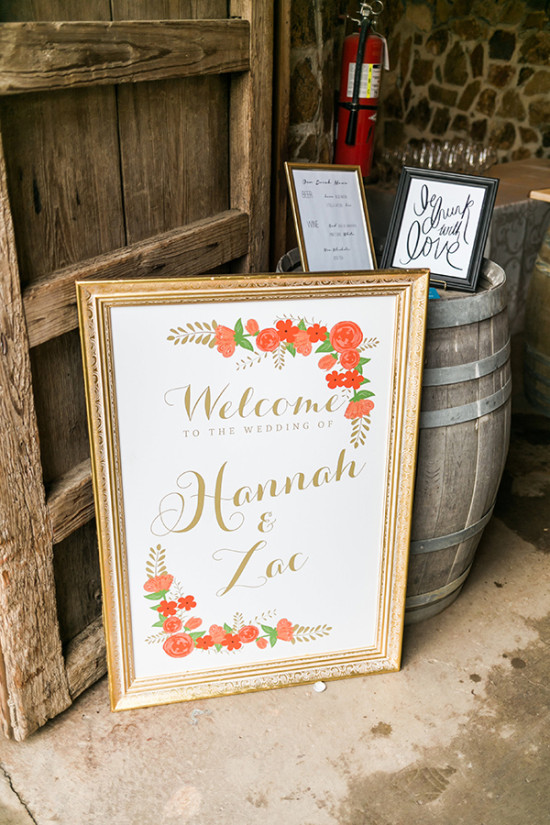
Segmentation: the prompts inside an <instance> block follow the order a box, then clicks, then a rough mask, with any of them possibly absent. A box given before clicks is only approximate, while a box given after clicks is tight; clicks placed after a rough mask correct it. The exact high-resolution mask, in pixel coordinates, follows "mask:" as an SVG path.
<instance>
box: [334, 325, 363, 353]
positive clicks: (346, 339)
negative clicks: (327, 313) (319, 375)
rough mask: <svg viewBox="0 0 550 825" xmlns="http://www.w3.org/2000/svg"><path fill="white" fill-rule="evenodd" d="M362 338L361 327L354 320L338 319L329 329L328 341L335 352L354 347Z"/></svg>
mask: <svg viewBox="0 0 550 825" xmlns="http://www.w3.org/2000/svg"><path fill="white" fill-rule="evenodd" d="M362 340H363V333H362V331H361V327H360V326H359V325H358V324H356V323H355V321H339V322H338V323H337V324H334V326H333V327H332V329H331V331H330V343H331V344H332V346H333V347H334V349H335V350H336V352H344V350H347V349H356V348H357V347H358V346H359V344H360V343H361V342H362Z"/></svg>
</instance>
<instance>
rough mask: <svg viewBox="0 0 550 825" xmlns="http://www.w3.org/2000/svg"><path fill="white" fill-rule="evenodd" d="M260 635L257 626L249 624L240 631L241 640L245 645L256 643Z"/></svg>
mask: <svg viewBox="0 0 550 825" xmlns="http://www.w3.org/2000/svg"><path fill="white" fill-rule="evenodd" d="M259 635H260V631H259V630H258V628H257V627H255V625H251V624H247V625H245V627H241V629H240V630H239V639H240V640H241V642H244V643H245V644H249V642H254V641H256V639H257V638H258V636H259Z"/></svg>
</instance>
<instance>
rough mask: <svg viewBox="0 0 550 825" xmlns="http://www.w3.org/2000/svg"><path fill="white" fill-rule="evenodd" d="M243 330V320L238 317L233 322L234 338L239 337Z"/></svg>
mask: <svg viewBox="0 0 550 825" xmlns="http://www.w3.org/2000/svg"><path fill="white" fill-rule="evenodd" d="M243 332H244V327H243V322H242V321H241V319H240V318H239V320H238V321H237V323H236V324H235V338H240V337H241V336H242V334H243Z"/></svg>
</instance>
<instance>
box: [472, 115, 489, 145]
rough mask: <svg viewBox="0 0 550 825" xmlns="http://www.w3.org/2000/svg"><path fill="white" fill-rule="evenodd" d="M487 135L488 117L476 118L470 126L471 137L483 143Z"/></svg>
mask: <svg viewBox="0 0 550 825" xmlns="http://www.w3.org/2000/svg"><path fill="white" fill-rule="evenodd" d="M486 136H487V119H486V118H480V119H479V120H474V121H473V122H472V125H471V126H470V137H471V138H472V140H475V141H478V142H479V143H483V141H484V140H485V138H486Z"/></svg>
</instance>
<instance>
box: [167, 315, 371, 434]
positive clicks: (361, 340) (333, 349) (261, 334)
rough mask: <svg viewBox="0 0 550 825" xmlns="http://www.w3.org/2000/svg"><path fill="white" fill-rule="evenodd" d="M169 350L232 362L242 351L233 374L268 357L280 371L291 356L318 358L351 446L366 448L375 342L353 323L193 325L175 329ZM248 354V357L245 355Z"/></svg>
mask: <svg viewBox="0 0 550 825" xmlns="http://www.w3.org/2000/svg"><path fill="white" fill-rule="evenodd" d="M167 340H168V341H172V342H173V343H174V344H176V345H177V344H188V343H194V344H203V345H205V346H208V347H210V348H211V349H214V348H216V349H217V351H218V352H219V353H220V354H221V355H223V357H224V358H231V357H232V356H233V355H235V353H236V352H237V348H240V349H243V350H245V351H246V354H245V357H244V358H243V359H242V360H241V361H240V362H237V369H245V368H246V367H248V366H252V365H253V364H257V363H260V361H262V360H263V359H264V358H266V357H269V356H271V357H272V358H273V362H274V365H275V367H276V368H277V369H283V367H284V365H285V358H286V357H287V355H290V356H291V357H292V358H296V357H297V356H304V357H308V356H309V355H311V354H312V353H313V352H315V354H320V355H321V358H320V359H319V360H318V362H317V364H318V366H319V368H320V369H321V370H323V371H324V372H325V380H326V385H327V388H328V389H329V390H336V389H341V390H342V392H343V393H344V394H345V395H346V396H347V397H348V402H349V403H348V405H347V407H346V410H345V412H344V416H345V417H346V418H348V419H349V420H350V421H351V436H350V441H351V444H352V445H353V446H354V447H359V446H362V445H363V444H364V443H365V438H366V432H367V431H368V430H369V423H370V414H371V412H372V410H373V409H374V401H372V397H373V396H374V393H373V392H372V391H371V390H367V389H364V388H363V387H364V385H365V384H368V383H370V379H369V378H366V377H365V375H364V374H363V372H364V367H365V366H366V365H367V364H368V363H369V361H370V358H366V357H365V356H364V354H363V353H364V352H366V351H367V350H369V349H372V348H374V347H376V346H377V345H378V343H379V341H378V339H377V338H365V336H364V335H363V331H362V329H361V327H360V326H359V325H358V324H356V323H355V321H338V323H336V324H334V326H333V327H331V329H330V330H329V329H328V327H327V326H325V325H322V324H318V323H310V322H308V321H306V319H305V318H293V317H290V318H281V319H279V320H277V321H276V322H275V323H274V326H272V327H264V328H260V326H259V324H258V322H257V321H256V320H255V319H254V318H251V319H249V320H248V321H247V322H246V324H244V325H243V322H242V319H241V318H239V320H238V321H237V322H236V324H235V325H234V327H233V328H231V327H227V326H223V325H221V324H218V323H217V322H216V321H212V322H211V323H210V324H208V323H205V322H200V323H199V322H198V321H195V322H194V323H188V324H186V328H185V327H175V328H173V329H171V330H170V335H168V336H167ZM250 353H252V354H250Z"/></svg>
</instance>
